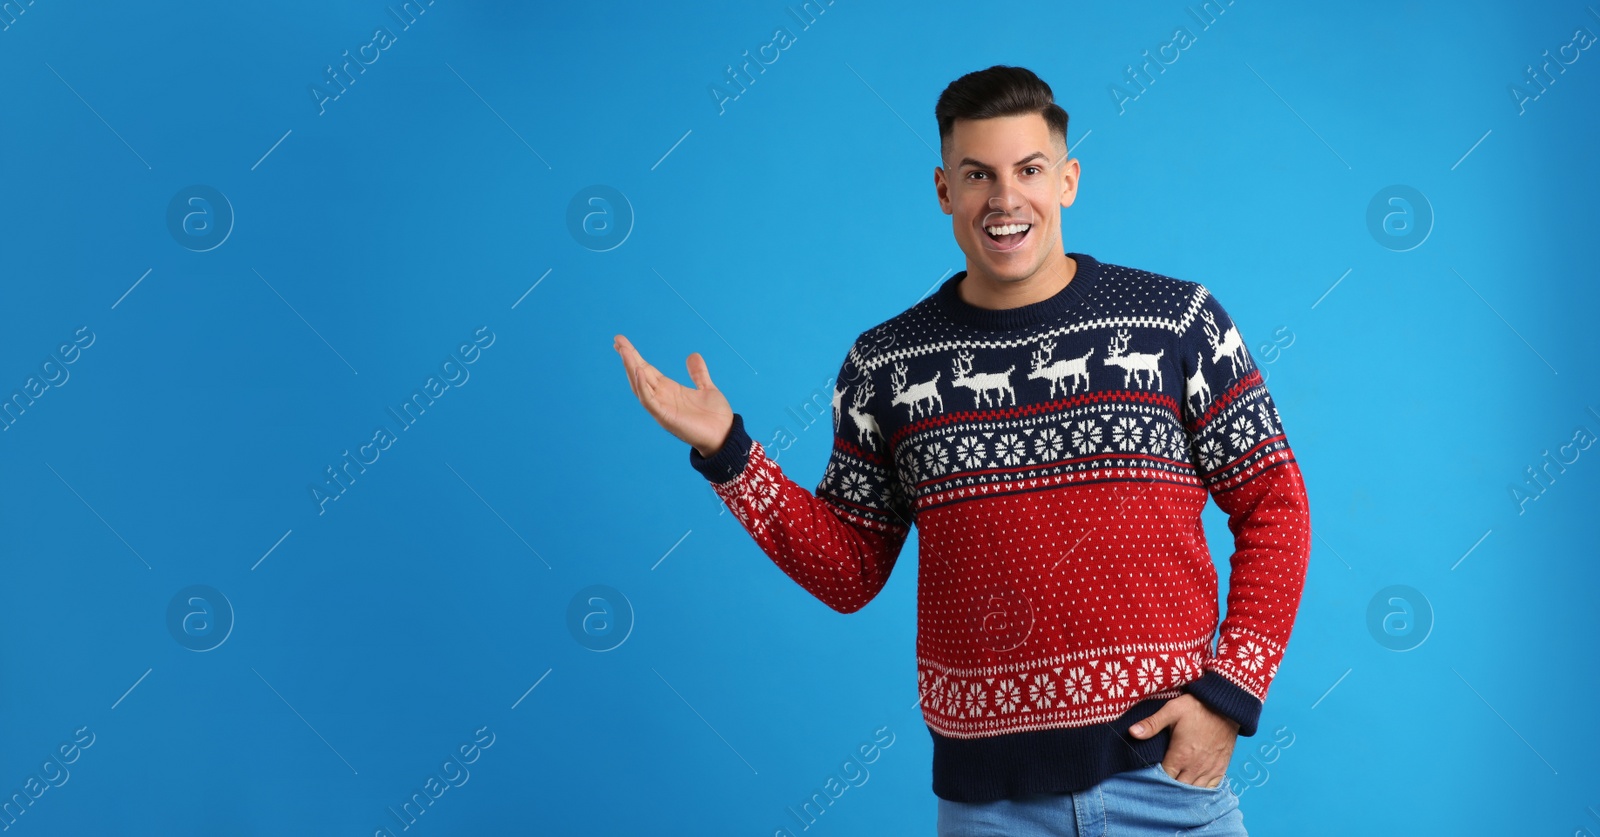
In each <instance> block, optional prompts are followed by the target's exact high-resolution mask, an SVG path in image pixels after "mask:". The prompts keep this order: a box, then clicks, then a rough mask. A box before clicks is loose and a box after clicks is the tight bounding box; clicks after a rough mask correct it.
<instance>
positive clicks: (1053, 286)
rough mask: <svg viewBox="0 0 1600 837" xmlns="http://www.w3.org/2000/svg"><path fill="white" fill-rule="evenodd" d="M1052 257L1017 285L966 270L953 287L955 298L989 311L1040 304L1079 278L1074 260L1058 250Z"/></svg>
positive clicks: (1014, 282)
mask: <svg viewBox="0 0 1600 837" xmlns="http://www.w3.org/2000/svg"><path fill="white" fill-rule="evenodd" d="M1054 253H1055V255H1054V257H1053V258H1051V259H1049V260H1047V261H1045V263H1044V264H1043V265H1041V266H1040V267H1039V270H1038V271H1036V272H1035V273H1034V274H1033V275H1032V276H1029V277H1028V278H1026V279H1019V280H1016V281H1001V280H999V279H994V278H992V277H988V276H981V275H976V274H974V273H973V272H972V271H971V269H970V268H969V269H968V271H967V275H966V276H964V277H962V279H961V281H960V282H959V283H957V284H956V294H957V295H958V296H960V297H961V301H962V302H965V303H967V304H969V305H975V306H977V307H979V308H988V309H991V310H1001V309H1006V308H1020V307H1022V306H1024V305H1032V304H1033V303H1035V302H1042V301H1043V300H1046V299H1049V298H1050V297H1053V296H1055V295H1056V294H1058V293H1060V292H1061V290H1062V289H1063V288H1065V287H1066V286H1067V285H1068V284H1069V283H1071V282H1072V278H1073V277H1074V276H1076V275H1078V262H1077V260H1076V259H1073V258H1072V257H1071V256H1068V255H1066V254H1064V253H1062V252H1061V248H1060V247H1056V248H1055V249H1054Z"/></svg>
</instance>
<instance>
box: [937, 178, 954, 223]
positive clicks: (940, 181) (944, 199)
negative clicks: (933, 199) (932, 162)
mask: <svg viewBox="0 0 1600 837" xmlns="http://www.w3.org/2000/svg"><path fill="white" fill-rule="evenodd" d="M933 191H934V194H936V195H937V196H938V197H939V211H940V212H943V213H944V214H946V215H949V214H951V213H952V212H954V211H955V210H953V209H951V208H950V183H949V182H948V181H947V180H946V179H945V176H944V169H943V168H940V167H939V166H934V167H933Z"/></svg>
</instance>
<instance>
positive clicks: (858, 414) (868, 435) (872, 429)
mask: <svg viewBox="0 0 1600 837" xmlns="http://www.w3.org/2000/svg"><path fill="white" fill-rule="evenodd" d="M871 400H872V379H871V378H868V379H867V380H866V381H865V382H863V383H862V384H861V386H859V387H856V394H855V397H853V398H852V399H851V400H850V404H851V406H850V418H851V419H852V420H853V421H855V423H856V444H858V445H861V444H864V445H866V446H867V447H869V448H872V449H873V450H877V449H878V445H877V443H876V442H874V441H872V437H873V436H877V437H878V438H880V439H881V438H883V431H882V430H879V429H878V420H877V419H876V418H873V417H872V414H870V413H866V412H863V411H862V409H861V408H863V407H865V406H867V402H868V401H871Z"/></svg>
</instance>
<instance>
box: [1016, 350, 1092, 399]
mask: <svg viewBox="0 0 1600 837" xmlns="http://www.w3.org/2000/svg"><path fill="white" fill-rule="evenodd" d="M1055 348H1056V341H1054V340H1046V341H1044V342H1043V343H1040V344H1039V350H1038V351H1036V352H1034V353H1033V371H1031V372H1029V373H1028V379H1029V380H1034V379H1038V378H1043V379H1045V380H1047V381H1049V382H1050V397H1051V398H1054V397H1056V386H1057V385H1059V386H1060V387H1061V388H1062V389H1066V387H1067V385H1066V384H1065V383H1063V381H1064V380H1065V379H1066V378H1069V377H1070V378H1072V393H1071V394H1072V395H1077V394H1078V382H1079V381H1082V382H1083V388H1084V389H1085V390H1088V389H1089V355H1092V354H1094V347H1093V346H1090V347H1089V351H1087V352H1085V353H1084V355H1083V357H1076V358H1068V359H1066V360H1058V361H1056V362H1054V363H1051V362H1050V356H1051V355H1052V354H1053V353H1054V352H1055Z"/></svg>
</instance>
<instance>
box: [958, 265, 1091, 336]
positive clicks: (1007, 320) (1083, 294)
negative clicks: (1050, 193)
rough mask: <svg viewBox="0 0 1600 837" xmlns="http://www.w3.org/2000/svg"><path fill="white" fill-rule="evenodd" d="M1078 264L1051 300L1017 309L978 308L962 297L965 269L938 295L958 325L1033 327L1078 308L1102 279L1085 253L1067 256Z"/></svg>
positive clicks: (1001, 328)
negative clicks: (1065, 283)
mask: <svg viewBox="0 0 1600 837" xmlns="http://www.w3.org/2000/svg"><path fill="white" fill-rule="evenodd" d="M1067 256H1068V257H1070V258H1071V259H1072V260H1073V261H1074V262H1076V263H1077V265H1078V270H1077V272H1076V273H1074V274H1073V276H1072V281H1071V282H1068V283H1067V286H1066V287H1065V288H1062V289H1061V290H1060V291H1058V292H1056V294H1055V295H1054V296H1051V297H1049V298H1048V299H1041V300H1039V301H1038V302H1033V303H1029V304H1027V305H1021V306H1018V307H1016V308H979V307H978V306H976V305H973V304H972V303H970V302H967V301H966V300H964V299H962V298H961V294H960V293H959V292H958V291H957V290H956V286H957V285H959V284H960V283H961V280H962V279H964V278H966V276H967V272H966V271H965V270H963V271H961V272H960V273H957V274H956V275H954V276H952V277H950V278H949V279H946V280H945V281H944V284H943V285H940V286H939V290H938V292H937V293H936V294H935V296H936V297H937V298H938V301H939V307H940V309H941V310H943V311H944V313H945V315H946V316H948V317H949V318H950V319H951V320H954V321H955V322H958V323H962V324H964V325H969V326H973V327H975V328H982V329H988V330H991V331H1012V330H1016V329H1025V328H1031V327H1033V326H1037V325H1040V324H1042V323H1045V322H1049V321H1050V320H1052V319H1055V318H1058V317H1060V316H1061V315H1063V314H1066V313H1067V312H1069V311H1072V310H1074V309H1075V308H1079V307H1081V306H1082V305H1083V304H1084V301H1085V300H1086V299H1087V298H1088V295H1089V293H1090V292H1091V291H1092V290H1093V289H1094V285H1095V282H1096V281H1097V280H1099V278H1100V262H1098V261H1096V260H1095V258H1094V257H1093V256H1090V255H1087V254H1085V253H1067Z"/></svg>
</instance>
